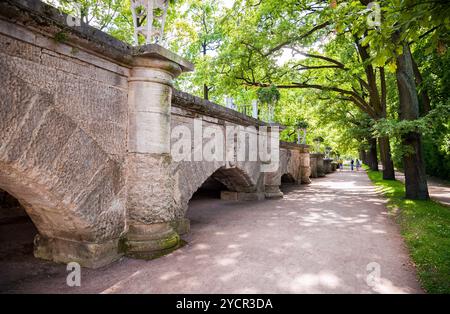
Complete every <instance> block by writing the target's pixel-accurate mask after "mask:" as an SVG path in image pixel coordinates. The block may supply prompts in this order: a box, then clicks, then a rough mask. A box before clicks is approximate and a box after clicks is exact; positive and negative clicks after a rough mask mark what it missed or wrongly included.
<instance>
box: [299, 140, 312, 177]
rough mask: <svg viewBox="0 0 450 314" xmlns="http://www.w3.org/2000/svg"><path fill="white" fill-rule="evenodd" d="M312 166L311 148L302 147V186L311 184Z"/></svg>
mask: <svg viewBox="0 0 450 314" xmlns="http://www.w3.org/2000/svg"><path fill="white" fill-rule="evenodd" d="M310 176H311V166H310V157H309V146H308V145H302V147H301V149H300V178H301V179H300V181H301V183H302V184H309V183H311V179H310V178H309V177H310Z"/></svg>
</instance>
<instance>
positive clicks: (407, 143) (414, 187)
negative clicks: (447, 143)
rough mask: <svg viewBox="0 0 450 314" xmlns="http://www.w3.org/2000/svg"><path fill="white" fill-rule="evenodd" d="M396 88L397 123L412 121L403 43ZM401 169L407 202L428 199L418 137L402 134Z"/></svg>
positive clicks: (410, 75)
mask: <svg viewBox="0 0 450 314" xmlns="http://www.w3.org/2000/svg"><path fill="white" fill-rule="evenodd" d="M396 77H397V86H398V92H399V100H400V114H399V116H400V120H416V119H418V117H419V99H418V97H417V89H416V83H415V81H414V69H413V63H412V58H411V51H410V49H409V46H408V45H407V44H404V45H403V54H402V55H400V56H398V57H397V71H396ZM402 144H403V146H404V149H405V152H404V153H403V167H404V171H405V189H406V195H405V196H406V198H408V199H419V200H426V199H429V197H430V196H429V194H428V186H427V178H426V173H425V163H424V160H423V152H422V147H421V145H422V143H421V135H420V133H417V132H413V131H411V132H408V133H406V134H403V135H402Z"/></svg>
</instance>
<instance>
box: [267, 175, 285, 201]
mask: <svg viewBox="0 0 450 314" xmlns="http://www.w3.org/2000/svg"><path fill="white" fill-rule="evenodd" d="M280 185H281V174H280V172H279V171H277V172H266V173H264V195H265V197H266V198H280V197H283V192H281V190H280Z"/></svg>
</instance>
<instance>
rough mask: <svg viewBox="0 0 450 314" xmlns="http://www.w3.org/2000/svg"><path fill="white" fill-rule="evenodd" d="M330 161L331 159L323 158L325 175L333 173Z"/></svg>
mask: <svg viewBox="0 0 450 314" xmlns="http://www.w3.org/2000/svg"><path fill="white" fill-rule="evenodd" d="M331 161H332V159H329V158H325V159H324V160H323V171H324V172H325V174H328V173H331V172H332V171H333V170H332V168H331Z"/></svg>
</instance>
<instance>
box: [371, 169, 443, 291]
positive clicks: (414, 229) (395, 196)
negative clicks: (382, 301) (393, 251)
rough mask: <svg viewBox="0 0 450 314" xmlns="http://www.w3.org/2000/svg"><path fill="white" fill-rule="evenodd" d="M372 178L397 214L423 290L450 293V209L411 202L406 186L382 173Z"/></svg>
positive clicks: (438, 205)
mask: <svg viewBox="0 0 450 314" xmlns="http://www.w3.org/2000/svg"><path fill="white" fill-rule="evenodd" d="M368 175H369V178H370V179H371V180H372V182H374V183H375V185H376V186H377V187H378V189H379V191H380V192H381V193H383V194H384V195H385V196H386V197H387V198H388V200H389V202H388V208H389V209H390V212H391V214H396V216H395V217H396V218H397V221H398V222H399V223H400V226H401V233H402V236H403V237H404V239H405V241H406V244H407V246H408V248H409V252H410V254H411V257H412V259H413V261H414V264H415V265H416V268H417V272H418V276H419V279H420V282H421V284H422V286H423V288H424V289H425V290H426V291H427V292H429V293H450V208H449V207H448V206H445V205H441V204H439V203H437V202H435V201H431V200H429V201H417V200H407V199H405V198H404V195H405V187H404V184H403V183H401V182H399V181H392V180H383V179H382V174H381V172H376V171H368Z"/></svg>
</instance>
